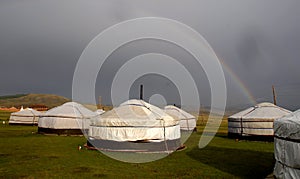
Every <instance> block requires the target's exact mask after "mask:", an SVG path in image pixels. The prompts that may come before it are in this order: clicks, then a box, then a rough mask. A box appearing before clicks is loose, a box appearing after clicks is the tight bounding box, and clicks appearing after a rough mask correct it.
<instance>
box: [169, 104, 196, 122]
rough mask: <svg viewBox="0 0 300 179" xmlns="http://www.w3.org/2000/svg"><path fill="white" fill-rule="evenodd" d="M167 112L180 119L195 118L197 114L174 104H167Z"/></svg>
mask: <svg viewBox="0 0 300 179" xmlns="http://www.w3.org/2000/svg"><path fill="white" fill-rule="evenodd" d="M164 109H165V112H166V113H167V114H169V115H170V116H172V117H173V118H176V119H178V120H181V119H195V116H193V115H191V114H190V113H188V112H186V111H184V110H182V109H180V108H178V107H176V106H172V105H168V106H165V108H164Z"/></svg>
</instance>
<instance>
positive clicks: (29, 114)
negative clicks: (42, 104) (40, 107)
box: [9, 108, 42, 125]
mask: <svg viewBox="0 0 300 179" xmlns="http://www.w3.org/2000/svg"><path fill="white" fill-rule="evenodd" d="M41 114H42V113H41V112H39V111H36V110H34V109H31V108H26V109H23V108H22V109H21V110H20V111H18V112H14V113H11V115H10V118H9V124H11V125H37V124H38V120H39V117H40V115H41Z"/></svg>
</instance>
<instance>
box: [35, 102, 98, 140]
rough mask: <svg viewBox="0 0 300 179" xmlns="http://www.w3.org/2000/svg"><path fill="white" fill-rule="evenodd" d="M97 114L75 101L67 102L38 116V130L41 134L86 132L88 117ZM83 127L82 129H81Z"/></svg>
mask: <svg viewBox="0 0 300 179" xmlns="http://www.w3.org/2000/svg"><path fill="white" fill-rule="evenodd" d="M96 115H98V114H97V113H95V112H93V111H90V110H89V109H87V108H85V107H84V106H83V105H81V104H78V103H76V102H67V103H65V104H63V105H61V106H58V107H55V108H52V109H50V110H49V111H47V112H46V113H45V114H44V115H42V116H41V117H40V120H39V123H38V132H39V133H43V134H67V135H77V134H82V133H83V131H84V132H86V131H87V129H88V126H89V123H90V119H91V118H92V117H94V116H96ZM82 129H83V131H82Z"/></svg>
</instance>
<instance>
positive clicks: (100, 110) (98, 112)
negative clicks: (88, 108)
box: [95, 109, 105, 114]
mask: <svg viewBox="0 0 300 179" xmlns="http://www.w3.org/2000/svg"><path fill="white" fill-rule="evenodd" d="M95 112H96V113H97V114H102V113H104V112H105V111H104V110H103V109H97V110H96V111H95Z"/></svg>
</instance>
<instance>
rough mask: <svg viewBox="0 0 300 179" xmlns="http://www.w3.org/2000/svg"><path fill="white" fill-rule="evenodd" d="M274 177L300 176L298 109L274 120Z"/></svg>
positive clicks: (299, 124)
mask: <svg viewBox="0 0 300 179" xmlns="http://www.w3.org/2000/svg"><path fill="white" fill-rule="evenodd" d="M274 155H275V159H276V163H275V168H274V175H275V176H276V178H300V110H298V111H295V112H293V113H291V114H289V115H286V116H284V117H282V118H280V119H277V120H275V121H274Z"/></svg>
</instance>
